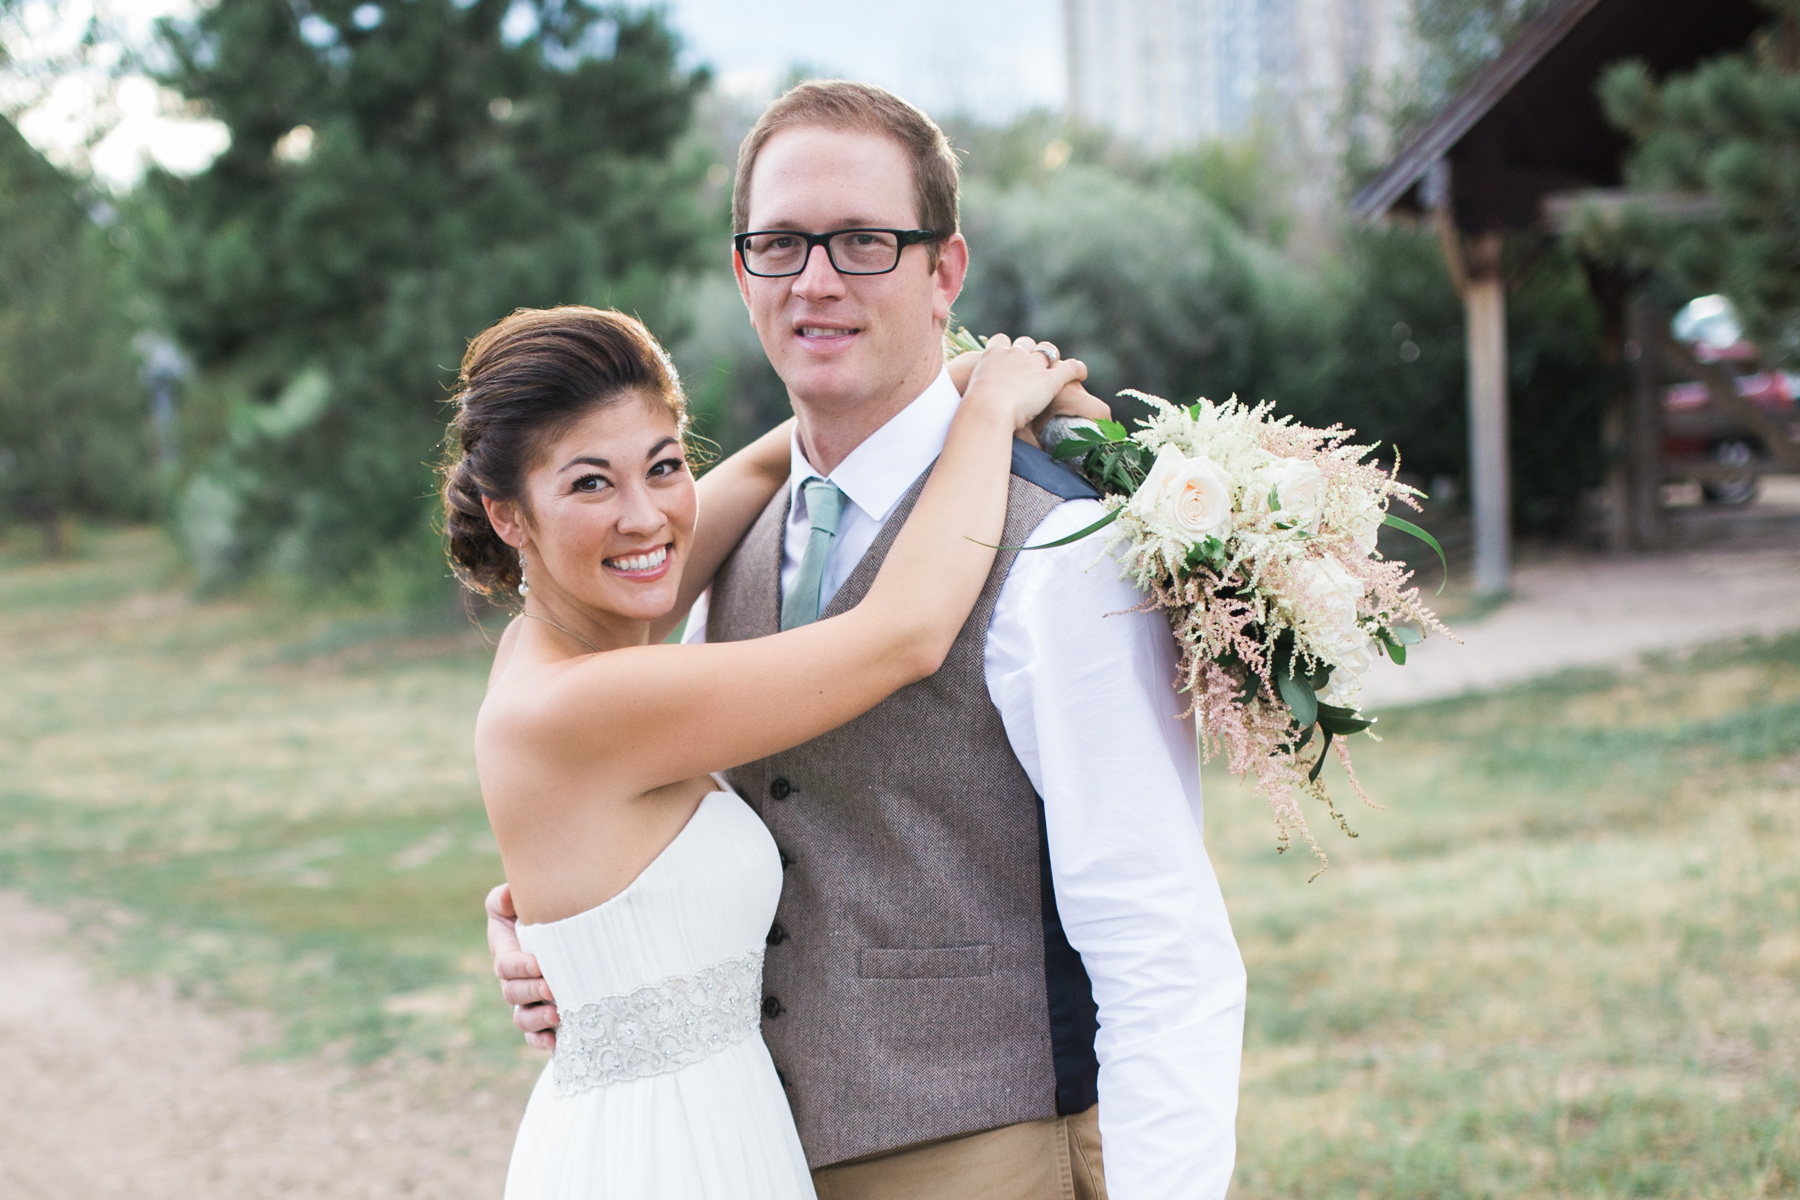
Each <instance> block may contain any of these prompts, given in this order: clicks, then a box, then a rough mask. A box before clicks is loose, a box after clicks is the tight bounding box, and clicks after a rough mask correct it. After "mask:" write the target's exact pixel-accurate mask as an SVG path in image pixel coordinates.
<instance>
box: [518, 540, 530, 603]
mask: <svg viewBox="0 0 1800 1200" xmlns="http://www.w3.org/2000/svg"><path fill="white" fill-rule="evenodd" d="M529 595H531V585H530V584H529V583H526V582H525V551H523V550H521V551H519V598H520V599H524V598H525V597H526V596H529Z"/></svg>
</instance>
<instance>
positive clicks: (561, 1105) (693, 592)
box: [443, 308, 1087, 1200]
mask: <svg viewBox="0 0 1800 1200" xmlns="http://www.w3.org/2000/svg"><path fill="white" fill-rule="evenodd" d="M1032 346H1033V343H1031V342H1030V341H1029V340H1028V339H1023V338H1021V339H1020V340H1019V341H1017V342H1009V341H1008V339H1007V338H1005V337H1004V336H1001V337H996V338H994V339H993V341H992V342H991V343H990V345H989V348H988V349H987V351H986V352H985V353H984V354H982V355H981V356H980V358H979V361H977V362H976V363H975V365H974V373H973V376H972V377H971V378H970V379H969V380H968V384H967V388H966V394H965V396H964V398H963V401H962V404H961V407H960V408H959V409H958V411H957V414H956V418H955V422H954V424H953V425H952V426H951V430H950V436H949V440H948V442H947V443H946V445H945V447H944V452H943V455H942V457H940V458H939V459H938V461H937V464H936V466H935V467H934V468H933V470H932V473H931V478H930V481H929V483H928V484H927V485H926V487H925V489H924V492H923V494H922V495H921V496H920V498H919V501H918V504H917V506H916V507H915V508H914V510H913V512H912V515H911V517H910V518H909V519H908V520H907V522H906V524H905V527H904V529H903V530H902V532H901V533H900V535H899V538H898V540H897V541H896V542H895V543H894V545H893V548H892V550H891V552H890V553H889V555H888V557H887V560H886V562H885V563H884V565H883V566H882V568H881V571H880V574H879V576H878V577H877V579H876V581H875V584H874V586H873V587H872V588H871V589H870V590H869V593H868V595H867V597H866V598H865V599H864V600H863V601H862V603H860V604H858V605H857V606H856V607H855V608H853V609H851V610H850V611H848V612H846V613H844V614H842V615H841V616H835V617H831V618H829V619H826V620H820V621H816V622H814V623H812V624H806V625H802V626H800V627H798V628H794V629H790V630H788V631H787V632H784V633H779V634H776V635H774V636H772V637H766V638H760V639H754V640H751V641H741V642H731V643H724V644H719V645H698V646H678V645H662V644H659V643H661V642H662V641H663V639H664V638H665V637H666V636H668V635H669V634H670V633H671V632H672V631H673V630H674V629H675V628H676V627H677V626H678V625H679V624H680V622H681V621H682V619H683V618H684V616H685V615H686V613H687V611H688V609H689V607H690V606H691V605H692V604H693V602H694V600H695V599H696V598H697V597H698V596H699V595H700V593H701V592H702V591H703V590H704V589H705V588H706V586H707V585H708V583H709V582H710V581H711V579H712V576H713V573H714V572H715V571H716V570H717V569H718V567H719V565H720V564H721V563H722V562H723V561H724V559H725V557H726V556H727V555H728V554H729V553H730V551H731V549H732V547H733V546H734V545H735V544H736V543H737V541H738V539H739V538H740V537H742V536H743V534H744V532H745V530H747V529H748V528H749V526H750V524H751V522H752V521H753V520H754V519H755V517H756V516H757V515H758V514H759V513H760V512H761V511H762V509H763V508H764V507H765V506H766V505H767V504H768V503H769V501H770V499H771V498H772V497H773V496H774V494H775V492H776V490H777V489H779V488H780V487H781V486H782V485H783V484H784V482H785V481H786V478H787V475H788V468H789V464H790V451H789V445H790V438H791V437H792V433H791V428H790V426H791V424H792V423H791V422H789V423H788V424H785V425H783V426H781V427H779V428H777V429H775V430H774V431H772V432H770V433H769V434H767V435H765V436H764V437H762V438H761V439H759V440H758V441H756V442H754V443H752V444H751V445H750V446H749V447H747V448H746V449H745V450H743V451H741V452H739V453H737V454H735V455H733V456H731V457H730V458H728V459H726V460H725V461H724V462H722V463H720V464H719V465H718V466H716V467H715V468H713V469H712V470H711V471H709V472H708V473H707V475H706V477H705V478H704V479H702V480H700V481H699V482H697V483H696V481H695V480H694V478H693V476H692V475H691V474H690V473H689V470H688V462H687V455H686V447H685V446H684V444H683V437H684V434H685V426H686V412H685V401H684V399H683V396H682V393H681V388H680V385H679V383H678V382H677V380H676V377H675V372H674V370H673V369H672V368H671V366H670V365H669V361H668V358H667V356H666V355H665V354H664V353H663V351H662V349H661V347H660V346H658V345H657V344H656V342H655V341H654V340H653V339H652V338H651V336H650V334H649V332H648V331H647V330H645V329H644V327H643V326H642V325H640V324H639V323H638V322H637V321H635V320H633V319H632V318H630V317H627V316H623V315H621V314H619V313H615V312H602V311H598V310H595V309H590V308H558V309H549V310H541V311H529V310H527V311H521V312H518V313H515V314H513V315H512V316H510V317H508V318H506V319H505V320H503V321H501V322H500V323H498V324H497V325H495V326H494V327H493V328H491V329H489V330H487V331H486V332H485V333H483V334H482V335H481V336H480V337H478V338H477V339H476V340H475V341H474V342H473V343H472V344H471V345H470V347H469V352H468V354H467V356H466V357H465V358H464V360H463V366H462V377H461V381H460V390H459V392H458V395H457V397H456V405H457V415H456V417H455V420H454V422H453V424H452V435H453V436H452V449H451V453H450V456H449V461H448V462H447V463H446V466H445V469H444V470H445V478H444V486H443V496H444V503H445V509H446V525H447V529H448V534H449V541H450V555H451V559H452V561H453V564H454V565H455V568H456V571H457V574H458V576H459V577H460V578H461V579H462V580H463V582H464V583H465V584H467V585H468V586H470V587H472V588H474V589H475V590H477V591H480V592H484V593H491V592H496V591H498V592H507V591H513V590H516V591H517V593H518V594H519V595H520V596H521V597H523V598H524V608H523V612H522V614H521V616H520V618H519V619H517V620H515V621H514V622H513V623H512V625H511V626H510V627H509V628H508V629H507V631H506V634H505V635H504V637H503V638H502V639H501V642H500V646H499V649H498V652H497V653H496V655H495V659H494V667H493V672H492V674H491V676H490V678H489V682H488V693H487V699H486V701H485V702H484V703H483V704H482V707H481V715H480V717H479V719H478V721H477V723H476V730H475V754H476V762H477V766H478V769H479V773H480V778H481V791H482V797H483V800H484V801H485V803H486V805H487V811H488V817H489V819H490V821H491V822H492V823H493V827H494V834H495V836H496V837H497V838H498V840H499V843H500V851H501V855H502V857H503V859H504V861H505V865H506V876H507V879H508V881H509V882H510V884H511V887H512V896H513V902H514V905H515V906H516V908H517V911H518V914H519V920H520V924H519V929H518V932H519V938H520V941H521V943H522V944H523V945H524V947H525V949H527V950H529V951H531V952H532V953H533V954H535V955H536V956H537V960H538V962H539V964H540V965H541V966H542V969H543V972H544V975H545V977H546V979H547V980H548V982H549V983H550V986H551V989H552V990H553V992H554V993H555V995H556V998H557V1001H558V1003H559V1007H560V1008H561V1011H562V1024H561V1027H560V1029H559V1031H558V1034H557V1040H556V1052H555V1056H554V1057H553V1059H552V1060H551V1063H550V1065H549V1066H548V1067H546V1068H545V1071H544V1074H543V1076H542V1077H541V1078H540V1079H539V1080H538V1083H537V1086H536V1087H535V1089H534V1090H533V1092H532V1095H531V1101H530V1104H529V1105H528V1107H527V1109H526V1112H525V1118H524V1121H523V1123H522V1125H521V1127H520V1129H519V1135H518V1141H517V1143H516V1145H515V1147H514V1151H513V1159H512V1165H511V1168H510V1170H509V1172H508V1175H507V1182H506V1196H507V1198H508V1200H552V1198H567V1200H574V1198H576V1197H580V1198H581V1200H599V1198H602V1197H630V1198H633V1200H676V1198H679V1200H690V1198H700V1197H719V1198H725V1197H730V1198H731V1200H757V1198H770V1200H779V1198H785V1197H810V1196H812V1195H813V1187H812V1182H811V1178H810V1176H809V1174H808V1171H807V1165H806V1160H805V1157H804V1155H803V1154H802V1153H801V1149H800V1141H799V1138H798V1136H797V1135H796V1133H795V1130H794V1124H793V1119H792V1117H791V1115H790V1114H789V1110H788V1104H787V1100H786V1098H785V1097H784V1095H783V1092H782V1084H781V1081H780V1079H779V1078H778V1077H777V1073H776V1070H775V1066H774V1064H773V1062H772V1061H771V1060H770V1058H769V1053H768V1050H767V1049H766V1048H765V1047H764V1045H763V1041H762V1037H761V1033H760V1030H759V1021H760V1016H761V1013H762V1008H763V1004H764V1000H763V997H762V989H761V978H762V952H763V948H764V937H765V934H766V933H767V931H768V929H769V926H770V924H771V922H772V920H773V919H774V914H775V906H776V901H777V898H778V896H779V893H780V891H781V879H782V859H781V855H780V852H779V851H778V850H777V849H776V847H775V843H774V841H773V839H771V837H770V836H769V833H768V831H767V830H766V829H765V828H764V827H763V825H762V823H761V821H760V820H759V819H758V818H757V817H756V815H755V814H754V813H753V812H752V811H751V810H750V808H749V807H748V806H747V805H745V803H744V802H743V801H742V800H741V799H739V798H738V797H737V796H736V795H735V794H734V793H733V792H732V791H731V790H730V788H729V787H727V786H726V784H725V783H724V781H723V780H722V779H720V778H719V776H718V774H717V772H719V771H722V770H724V769H726V768H728V767H732V766H735V765H737V764H740V763H744V762H749V761H751V760H754V759H759V758H764V757H767V756H768V755H771V754H775V753H777V752H779V751H782V750H785V749H787V748H789V747H792V746H796V745H799V744H800V743H802V742H805V741H808V740H810V739H812V738H815V737H817V736H818V735H820V734H822V733H824V732H826V731H827V730H829V729H832V728H834V727H836V726H838V725H841V724H843V723H844V722H846V721H849V720H850V719H851V718H853V717H856V716H857V715H859V714H861V713H863V712H865V711H867V710H868V709H870V708H872V707H873V706H874V705H876V704H877V703H879V702H880V701H881V700H883V699H885V698H886V697H887V696H889V695H890V694H892V693H893V692H895V691H897V690H898V689H900V688H902V687H905V686H906V685H908V684H910V683H913V682H915V681H917V680H920V679H924V678H926V677H927V676H929V675H931V674H933V673H934V672H936V670H937V669H938V667H939V665H940V664H941V663H942V661H943V658H944V656H945V654H946V653H948V651H949V649H950V645H951V642H952V641H953V640H954V639H955V637H956V635H957V632H958V630H959V629H960V628H961V626H962V624H963V622H964V621H965V620H966V619H967V618H968V615H969V612H970V610H971V608H972V607H973V606H974V603H975V601H976V598H977V596H978V594H979V593H980V591H981V588H982V586H983V583H984V581H985V580H986V579H987V576H988V573H989V571H990V569H991V568H992V566H993V562H994V553H995V552H994V550H993V549H992V548H990V547H988V546H985V545H983V543H993V542H998V541H999V540H1000V533H1001V525H1002V521H1003V518H1004V515H1005V509H1006V497H1007V486H1008V482H1007V481H1008V474H1009V471H1008V462H1009V456H1010V444H1011V439H1012V437H1013V435H1014V433H1015V431H1017V430H1020V429H1022V428H1023V427H1024V426H1026V425H1027V424H1028V423H1029V422H1030V421H1031V420H1032V419H1033V418H1034V417H1037V416H1038V415H1039V414H1040V413H1041V412H1043V410H1044V409H1045V408H1046V407H1048V406H1049V405H1050V404H1051V401H1052V398H1053V397H1054V396H1055V395H1056V393H1057V392H1058V391H1059V390H1060V389H1061V388H1062V387H1063V386H1064V385H1065V384H1068V383H1071V382H1074V381H1076V380H1079V379H1081V378H1083V377H1085V375H1086V373H1087V372H1086V368H1085V367H1083V366H1082V365H1081V364H1080V363H1079V362H1077V361H1074V360H1064V361H1062V362H1059V363H1052V362H1050V361H1049V357H1050V356H1048V355H1046V354H1040V353H1036V352H1034V351H1033V349H1032ZM702 508H704V510H705V520H704V521H701V520H698V517H699V516H700V510H701V509H702Z"/></svg>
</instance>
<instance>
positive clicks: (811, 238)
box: [731, 225, 944, 279]
mask: <svg viewBox="0 0 1800 1200" xmlns="http://www.w3.org/2000/svg"><path fill="white" fill-rule="evenodd" d="M771 233H785V234H788V235H790V236H792V237H798V238H805V239H806V255H805V257H803V258H802V259H801V260H800V269H799V270H797V271H782V272H780V273H779V274H775V275H765V274H763V273H762V272H760V271H753V270H751V268H750V260H749V259H748V258H747V257H745V255H744V244H745V242H747V241H748V240H749V239H751V238H753V237H761V236H763V235H765V234H771ZM846 233H891V234H893V235H894V237H895V239H896V240H897V241H898V242H899V245H898V246H896V247H895V248H894V265H893V266H891V267H889V268H887V270H885V271H846V270H844V269H843V268H842V267H840V266H838V265H837V259H835V258H833V257H831V239H832V238H834V237H839V236H841V235H843V234H846ZM943 238H944V235H943V234H941V233H939V232H938V231H937V230H935V229H877V228H875V227H873V226H863V225H859V226H856V227H855V228H853V229H833V230H832V231H831V232H830V233H807V232H805V231H804V230H800V229H752V230H750V231H749V232H747V233H734V234H732V235H731V242H732V245H734V246H736V247H737V256H738V261H739V262H740V263H742V264H743V265H744V270H745V272H746V273H748V274H750V275H754V276H756V278H758V279H792V278H793V277H794V276H796V275H804V274H806V268H807V265H808V264H809V263H811V262H812V252H813V248H814V247H816V246H823V247H825V261H826V262H828V263H830V264H831V269H832V270H834V271H836V272H837V273H838V274H839V275H852V276H856V277H859V278H860V277H866V276H870V275H890V274H892V273H893V272H895V271H898V270H899V269H900V259H901V257H902V256H903V255H904V254H905V253H906V248H907V247H908V246H917V245H920V244H922V243H925V242H939V241H942V240H943Z"/></svg>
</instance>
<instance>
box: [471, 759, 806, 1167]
mask: <svg viewBox="0 0 1800 1200" xmlns="http://www.w3.org/2000/svg"><path fill="white" fill-rule="evenodd" d="M719 786H720V787H721V788H724V787H725V786H726V785H725V784H724V783H723V782H722V781H721V782H720V784H719ZM780 893H781V856H780V853H779V851H777V850H776V848H775V841H774V839H773V838H771V837H770V836H769V831H768V830H767V829H766V828H764V826H763V823H762V821H761V820H760V819H758V818H757V816H756V814H755V813H753V812H751V811H750V808H749V806H748V805H746V804H745V803H744V802H743V801H742V800H741V799H739V798H738V796H737V794H736V793H735V792H731V791H728V790H727V791H718V792H714V793H712V794H711V795H709V796H707V797H706V798H705V799H704V800H702V801H701V802H700V807H699V809H698V810H697V811H696V812H695V813H694V815H693V818H692V819H691V820H689V821H688V823H687V826H686V827H685V828H683V829H682V831H681V832H680V833H679V834H677V835H676V837H675V840H674V841H672V842H670V843H669V845H668V846H667V847H666V848H665V849H664V850H663V852H662V853H661V854H660V855H658V856H657V858H656V861H654V862H652V863H651V864H650V865H649V866H648V867H645V868H644V871H643V874H641V875H639V876H638V877H637V878H636V879H635V880H633V881H632V883H631V886H630V887H627V888H626V889H625V890H624V891H623V892H620V893H619V894H618V895H617V896H614V897H613V898H612V899H611V900H608V901H607V902H606V903H604V904H602V905H600V906H599V907H598V908H591V909H589V910H587V911H586V912H583V913H578V914H576V915H575V916H573V917H569V918H567V919H565V920H561V921H550V922H546V923H544V924H542V925H523V924H522V925H520V926H519V941H520V943H521V944H522V945H523V946H524V948H525V949H526V950H529V951H530V952H531V953H533V954H535V955H536V956H537V960H538V965H539V966H540V967H542V968H543V972H544V977H545V979H547V980H548V981H549V983H550V989H551V991H552V993H553V994H554V995H555V996H556V1002H557V1007H558V1008H559V1010H560V1011H561V1014H562V1026H561V1028H560V1029H558V1031H557V1037H556V1054H555V1056H554V1057H553V1058H552V1059H551V1062H550V1065H549V1066H547V1067H546V1068H544V1074H543V1075H542V1076H541V1077H540V1078H539V1079H538V1082H537V1086H536V1087H535V1088H533V1089H532V1093H531V1102H530V1104H529V1105H528V1106H527V1107H526V1109H525V1119H524V1121H523V1123H522V1124H521V1125H520V1126H519V1137H518V1141H517V1142H516V1143H515V1144H514V1146H513V1156H512V1165H511V1166H510V1167H509V1168H508V1170H507V1173H506V1200H812V1197H813V1186H812V1177H811V1175H810V1174H809V1173H808V1171H807V1167H806V1156H805V1154H804V1153H803V1152H802V1151H801V1149H800V1137H799V1135H798V1134H797V1133H796V1132H795V1130H794V1118H793V1114H792V1113H791V1112H790V1111H789V1109H788V1102H787V1097H786V1095H785V1094H783V1091H782V1087H781V1081H780V1079H779V1078H778V1077H777V1076H776V1073H775V1064H774V1063H773V1062H772V1061H771V1060H770V1058H769V1051H768V1048H767V1047H766V1046H764V1045H763V1040H762V1030H761V1016H762V1014H761V1005H762V957H763V948H764V944H765V938H766V937H767V935H768V931H769V926H770V924H771V923H772V922H773V921H774V919H775V903H776V900H777V899H778V898H779V896H780Z"/></svg>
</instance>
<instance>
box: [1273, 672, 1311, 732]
mask: <svg viewBox="0 0 1800 1200" xmlns="http://www.w3.org/2000/svg"><path fill="white" fill-rule="evenodd" d="M1275 687H1276V689H1277V690H1278V691H1280V692H1281V699H1282V702H1283V703H1284V704H1286V705H1287V706H1288V712H1290V713H1292V714H1293V716H1294V720H1295V722H1296V723H1298V724H1299V725H1300V726H1301V727H1302V728H1305V727H1307V726H1309V725H1311V724H1312V723H1313V722H1315V721H1317V720H1318V719H1319V698H1318V696H1316V695H1315V694H1314V693H1313V690H1312V685H1311V684H1309V683H1307V682H1306V680H1304V679H1301V678H1298V677H1297V676H1294V675H1289V674H1287V673H1286V672H1285V671H1284V672H1282V673H1281V674H1279V675H1277V676H1275Z"/></svg>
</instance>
